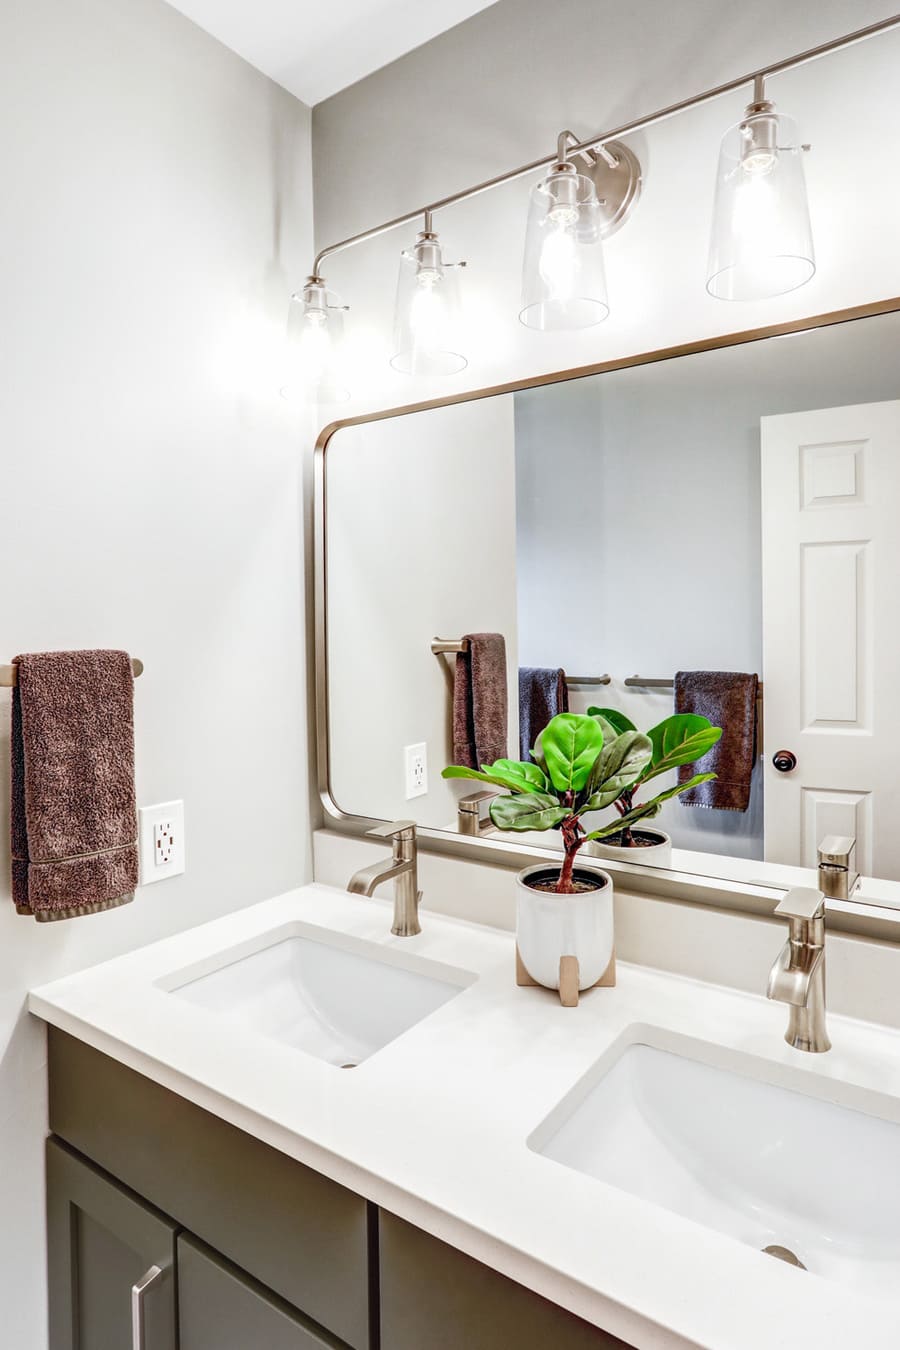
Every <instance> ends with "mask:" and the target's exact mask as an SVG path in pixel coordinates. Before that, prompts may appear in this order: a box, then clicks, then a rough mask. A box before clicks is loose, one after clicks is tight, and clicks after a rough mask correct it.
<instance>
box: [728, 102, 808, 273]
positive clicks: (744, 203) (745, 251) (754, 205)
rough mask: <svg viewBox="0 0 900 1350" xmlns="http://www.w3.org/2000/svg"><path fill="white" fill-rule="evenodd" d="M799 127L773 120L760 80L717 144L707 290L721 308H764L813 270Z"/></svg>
mask: <svg viewBox="0 0 900 1350" xmlns="http://www.w3.org/2000/svg"><path fill="white" fill-rule="evenodd" d="M808 148H809V147H808V146H801V145H800V143H799V136H798V134H797V126H796V123H795V122H794V121H793V119H792V118H790V117H785V116H783V115H782V114H780V113H776V111H775V104H774V103H771V102H770V101H769V100H768V99H767V98H766V94H765V80H764V78H763V76H761V75H759V76H757V77H756V79H755V81H754V90H753V102H752V103H750V104H749V105H748V106H747V110H746V112H745V113H744V116H743V118H742V120H741V121H740V122H739V123H738V124H737V125H736V126H733V127H731V128H729V130H728V131H726V133H725V135H724V137H723V138H722V146H721V149H720V151H719V168H718V176H717V179H716V199H715V207H714V209H713V224H712V238H711V240H710V248H709V266H708V268H707V280H706V289H707V290H708V291H709V293H710V295H713V296H715V297H716V299H718V300H767V299H770V298H771V297H772V296H775V295H784V294H785V292H787V291H793V290H796V289H797V287H798V286H803V285H805V283H806V282H807V281H809V280H810V279H811V277H812V276H813V274H814V273H815V270H816V263H815V253H814V250H813V241H812V228H811V226H810V221H809V206H808V204H807V199H806V179H805V176H804V173H803V151H804V150H805V149H808Z"/></svg>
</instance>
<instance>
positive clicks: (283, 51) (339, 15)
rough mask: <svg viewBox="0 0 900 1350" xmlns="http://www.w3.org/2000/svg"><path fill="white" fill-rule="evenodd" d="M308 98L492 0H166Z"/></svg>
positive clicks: (357, 76) (349, 80)
mask: <svg viewBox="0 0 900 1350" xmlns="http://www.w3.org/2000/svg"><path fill="white" fill-rule="evenodd" d="M169 3H170V4H171V5H172V6H173V7H174V8H175V9H178V10H180V11H181V13H182V14H185V15H187V17H188V18H189V19H192V20H193V21H194V23H196V24H199V26H200V27H201V28H204V29H205V30H206V32H207V33H211V34H212V35H213V37H215V38H218V39H219V41H220V42H223V43H224V44H225V46H226V47H230V48H231V50H232V51H234V52H237V54H238V56H242V57H243V58H244V60H245V61H249V62H250V64H251V66H256V68H257V70H261V71H262V72H263V73H264V74H265V75H268V76H269V77H270V78H271V79H273V80H276V81H277V83H278V84H281V85H284V87H285V89H289V90H290V92H291V93H292V94H295V95H296V96H297V98H300V99H302V100H303V102H304V103H308V104H309V105H310V106H312V105H313V104H314V103H321V101H322V99H324V98H329V97H330V95H331V94H336V93H337V92H338V91H339V90H340V89H346V88H347V86H348V85H350V84H355V83H356V81H357V80H361V79H362V78H363V77H364V76H365V75H370V74H371V73H372V71H373V70H379V69H380V68H381V66H386V65H387V64H388V62H390V61H394V60H396V58H397V57H398V56H403V54H404V53H405V52H409V51H412V49H413V48H414V47H420V46H421V45H422V43H423V42H428V41H429V40H430V39H431V38H433V37H436V36H437V35H438V33H443V32H446V30H447V29H448V28H453V27H454V25H455V24H458V23H462V21H463V19H468V18H469V17H470V16H471V15H472V14H477V13H478V11H479V10H481V9H488V8H489V6H490V5H491V4H493V3H495V0H169Z"/></svg>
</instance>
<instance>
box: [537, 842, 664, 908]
mask: <svg viewBox="0 0 900 1350" xmlns="http://www.w3.org/2000/svg"><path fill="white" fill-rule="evenodd" d="M654 842H656V841H654ZM526 884H527V886H528V889H529V890H530V891H541V892H542V893H544V894H548V895H585V894H586V893H587V892H588V891H602V890H604V889H605V887H606V881H605V880H601V878H599V877H593V876H591V875H590V874H586V873H584V872H578V871H577V869H576V871H575V873H574V875H573V877H572V889H571V890H570V891H557V889H556V887H557V885H558V884H559V869H558V868H551V869H548V870H547V871H546V872H538V873H537V875H536V876H533V877H529V878H528V881H527V883H526Z"/></svg>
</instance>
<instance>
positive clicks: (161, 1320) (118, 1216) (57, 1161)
mask: <svg viewBox="0 0 900 1350" xmlns="http://www.w3.org/2000/svg"><path fill="white" fill-rule="evenodd" d="M47 1225H48V1239H47V1240H48V1276H49V1284H50V1345H51V1346H52V1350H113V1348H114V1347H115V1350H118V1348H119V1347H122V1350H126V1347H128V1346H131V1345H141V1350H144V1347H146V1350H176V1345H177V1335H176V1321H175V1258H176V1252H175V1242H176V1237H175V1234H176V1229H175V1225H174V1224H173V1223H171V1222H170V1221H169V1220H168V1219H166V1218H164V1217H163V1216H162V1215H161V1214H158V1213H157V1212H156V1211H155V1210H154V1209H152V1208H151V1207H150V1206H149V1205H145V1204H143V1203H142V1202H141V1201H139V1200H137V1199H136V1197H134V1196H132V1195H130V1194H129V1193H128V1192H127V1191H125V1190H123V1188H122V1187H121V1186H117V1185H116V1184H115V1183H114V1182H112V1181H111V1180H110V1179H109V1178H108V1177H106V1176H104V1175H103V1173H102V1172H100V1171H98V1170H97V1169H96V1168H94V1167H91V1166H90V1164H89V1163H87V1162H85V1161H84V1159H82V1158H79V1157H78V1156H77V1155H76V1154H74V1153H72V1152H70V1151H69V1150H68V1149H67V1148H65V1147H64V1146H63V1145H61V1144H59V1143H58V1142H57V1141H56V1140H53V1139H50V1140H49V1141H48V1143H47ZM157 1271H158V1272H159V1273H158V1274H157V1273H156V1272H157ZM145 1282H146V1287H145V1288H143V1289H141V1286H142V1284H144V1283H145ZM135 1287H137V1288H138V1290H139V1292H138V1293H133V1290H134V1289H135ZM141 1336H142V1337H143V1344H141V1342H140V1340H139V1337H141Z"/></svg>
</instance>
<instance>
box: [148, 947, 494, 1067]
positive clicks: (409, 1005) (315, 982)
mask: <svg viewBox="0 0 900 1350" xmlns="http://www.w3.org/2000/svg"><path fill="white" fill-rule="evenodd" d="M377 950H378V949H377V948H375V951H376V952H377ZM372 952H373V944H371V943H366V942H362V941H358V940H356V939H353V938H341V939H340V940H337V939H336V940H334V941H329V940H327V939H325V940H323V939H322V938H321V937H319V936H315V937H310V936H308V935H307V934H306V933H297V932H292V933H290V934H284V933H281V934H277V933H274V934H273V933H270V934H268V935H267V940H266V943H265V945H262V946H260V945H257V947H256V949H255V950H251V951H247V950H246V949H244V950H241V951H232V952H225V953H222V954H221V955H220V956H219V958H218V964H217V968H216V969H213V970H209V969H208V965H209V963H206V965H207V968H206V969H204V970H203V972H202V973H199V972H197V971H182V972H179V973H178V974H176V975H174V976H172V977H170V979H169V980H167V981H165V982H163V983H164V987H166V988H167V989H168V991H169V992H170V993H172V994H175V995H176V996H177V997H179V998H183V999H187V1000H188V1001H189V1002H191V1003H194V1004H197V1005H198V1006H199V1007H201V1008H208V1009H209V1010H210V1011H212V1012H215V1013H217V1014H218V1015H219V1016H220V1017H221V1018H222V1019H223V1020H225V1021H228V1022H235V1023H238V1024H240V1025H241V1026H243V1027H245V1028H249V1029H250V1030H252V1031H256V1032H258V1033H260V1034H261V1035H263V1036H267V1037H269V1038H271V1039H273V1040H276V1041H281V1042H282V1043H283V1044H285V1045H290V1046H293V1047H294V1048H295V1049H298V1050H304V1051H306V1053H307V1054H309V1055H315V1056H317V1057H318V1058H319V1059H324V1060H327V1061H328V1063H329V1064H336V1065H338V1066H340V1067H342V1068H349V1067H355V1066H356V1065H357V1064H360V1063H362V1061H363V1060H365V1059H368V1058H369V1056H370V1055H373V1054H374V1053H375V1051H376V1050H380V1049H381V1048H382V1047H383V1046H385V1045H387V1044H388V1043H389V1042H390V1041H393V1040H396V1038H397V1037H398V1036H400V1035H402V1034H403V1032H404V1031H408V1030H409V1028H410V1027H412V1026H414V1025H415V1024H416V1023H417V1022H420V1021H421V1020H422V1018H423V1017H427V1016H428V1015H429V1013H432V1012H434V1011H435V1010H436V1009H437V1008H440V1007H441V1006H442V1005H443V1004H445V1003H447V1002H448V1001H449V1000H450V999H451V998H454V997H455V996H456V995H457V994H459V993H461V992H462V990H463V989H464V988H465V987H466V986H467V985H469V984H471V983H472V981H473V979H474V976H472V975H470V974H469V973H468V972H466V971H458V970H454V969H453V968H451V967H448V966H444V965H439V964H438V963H436V962H431V961H427V960H424V959H422V958H418V959H417V958H415V957H414V956H412V955H409V956H403V957H400V956H399V954H397V953H396V952H394V951H393V950H391V949H389V950H388V951H387V952H386V953H385V954H384V955H381V954H380V953H379V954H378V955H374V954H372Z"/></svg>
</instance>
